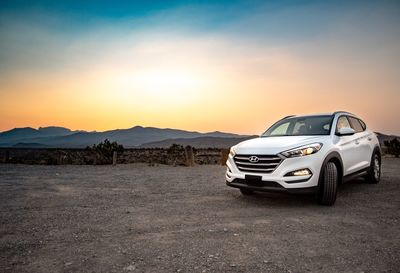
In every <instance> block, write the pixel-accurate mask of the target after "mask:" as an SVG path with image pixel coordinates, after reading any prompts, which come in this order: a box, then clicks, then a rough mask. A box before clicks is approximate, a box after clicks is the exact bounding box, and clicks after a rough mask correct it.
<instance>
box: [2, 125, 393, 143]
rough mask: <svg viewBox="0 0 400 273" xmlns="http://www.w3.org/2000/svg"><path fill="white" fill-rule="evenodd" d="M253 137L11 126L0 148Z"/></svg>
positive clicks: (230, 140)
mask: <svg viewBox="0 0 400 273" xmlns="http://www.w3.org/2000/svg"><path fill="white" fill-rule="evenodd" d="M376 134H377V136H378V139H379V141H380V143H381V145H382V146H383V144H384V141H385V140H389V139H393V138H395V137H396V136H392V135H385V134H381V133H376ZM254 137H256V136H248V135H237V134H231V133H223V132H218V131H216V132H209V133H199V132H194V131H185V130H178V129H169V128H167V129H160V128H155V127H142V126H135V127H132V128H129V129H115V130H109V131H104V132H96V131H94V132H87V131H81V130H78V131H72V130H70V129H68V128H64V127H56V126H50V127H40V128H39V129H34V128H31V127H25V128H14V129H12V130H9V131H5V132H1V133H0V147H14V148H85V147H87V146H92V145H93V144H98V143H100V142H102V141H104V140H105V139H108V140H110V141H117V142H118V143H119V144H122V145H123V146H124V147H126V148H134V147H139V148H167V147H169V146H171V145H172V144H174V143H175V144H180V145H184V146H186V145H191V146H193V147H197V148H208V147H214V148H229V147H231V146H233V145H235V144H237V143H239V142H241V141H243V140H247V139H250V138H254Z"/></svg>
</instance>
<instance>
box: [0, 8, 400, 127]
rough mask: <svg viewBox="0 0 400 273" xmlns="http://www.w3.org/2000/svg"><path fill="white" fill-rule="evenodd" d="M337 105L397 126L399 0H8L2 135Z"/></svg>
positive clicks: (0, 80)
mask: <svg viewBox="0 0 400 273" xmlns="http://www.w3.org/2000/svg"><path fill="white" fill-rule="evenodd" d="M335 110H347V111H351V112H354V113H356V114H358V115H359V116H360V117H362V118H363V119H364V120H365V122H366V123H367V124H368V125H369V127H371V128H372V129H373V130H375V131H380V132H383V133H392V134H400V1H234V0H233V1H232V0H231V1H142V2H141V1H126V2H124V1H65V3H63V2H62V1H52V0H49V1H18V0H17V1H1V2H0V131H4V130H8V129H11V128H14V127H27V126H30V127H35V128H36V127H39V126H49V125H57V126H65V127H68V128H71V129H83V130H98V131H103V130H107V129H116V128H130V127H133V126H135V125H142V126H154V127H162V128H166V127H168V128H179V129H185V130H196V131H201V132H206V131H215V130H219V131H227V132H234V133H241V134H259V133H261V132H262V131H264V130H265V129H266V128H267V127H268V126H269V125H271V123H273V122H274V121H276V120H277V119H279V118H281V117H283V116H287V115H290V114H305V113H313V112H330V111H335Z"/></svg>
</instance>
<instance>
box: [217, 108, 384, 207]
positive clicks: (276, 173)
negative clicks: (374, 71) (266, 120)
mask: <svg viewBox="0 0 400 273" xmlns="http://www.w3.org/2000/svg"><path fill="white" fill-rule="evenodd" d="M226 164H227V167H228V168H227V171H226V177H225V178H226V183H227V185H228V186H231V187H235V188H239V189H240V191H241V192H242V194H245V195H248V194H252V193H253V191H284V192H289V193H309V194H310V193H313V194H315V195H316V197H317V200H318V202H319V203H320V204H323V205H333V204H334V203H335V200H336V192H337V186H338V184H340V183H342V182H344V181H346V180H348V179H349V178H354V177H355V176H359V175H364V176H365V177H366V180H367V181H368V182H370V183H378V182H379V180H380V175H381V149H380V146H379V141H378V139H377V137H376V135H375V134H374V133H373V132H372V131H371V130H369V129H368V128H367V126H366V125H365V123H364V122H363V121H362V120H361V119H359V118H358V117H356V116H355V115H353V114H351V113H348V112H335V113H331V114H319V115H309V116H288V117H285V118H283V119H281V120H279V121H278V122H276V123H275V124H274V125H272V126H271V127H270V128H269V129H268V130H267V131H266V132H265V133H263V134H262V135H261V137H259V138H255V139H251V140H247V141H244V142H241V143H239V144H237V145H235V146H233V147H232V148H231V151H230V153H229V157H228V160H227V162H226Z"/></svg>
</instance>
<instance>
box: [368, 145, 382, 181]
mask: <svg viewBox="0 0 400 273" xmlns="http://www.w3.org/2000/svg"><path fill="white" fill-rule="evenodd" d="M365 180H366V181H367V182H369V183H372V184H377V183H379V181H380V180H381V157H380V155H379V154H378V153H376V152H374V154H373V155H372V158H371V165H370V167H369V170H368V173H367V175H366V177H365Z"/></svg>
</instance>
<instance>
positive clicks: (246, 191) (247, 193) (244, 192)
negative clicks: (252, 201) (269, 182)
mask: <svg viewBox="0 0 400 273" xmlns="http://www.w3.org/2000/svg"><path fill="white" fill-rule="evenodd" d="M240 192H241V193H242V194H243V195H252V194H253V193H254V192H253V191H252V190H249V189H245V188H241V189H240Z"/></svg>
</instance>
